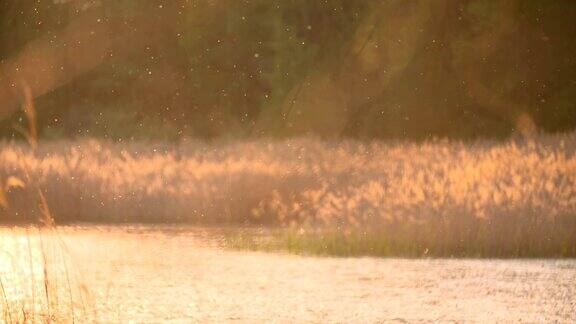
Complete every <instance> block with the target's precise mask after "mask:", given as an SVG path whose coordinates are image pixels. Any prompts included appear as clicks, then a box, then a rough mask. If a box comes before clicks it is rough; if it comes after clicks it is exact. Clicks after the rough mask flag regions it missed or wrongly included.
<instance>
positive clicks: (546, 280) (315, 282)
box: [0, 226, 576, 323]
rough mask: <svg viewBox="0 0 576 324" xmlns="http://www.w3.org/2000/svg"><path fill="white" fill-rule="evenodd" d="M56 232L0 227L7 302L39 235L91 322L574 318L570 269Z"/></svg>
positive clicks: (179, 237)
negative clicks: (82, 293)
mask: <svg viewBox="0 0 576 324" xmlns="http://www.w3.org/2000/svg"><path fill="white" fill-rule="evenodd" d="M57 231H58V234H57V235H56V236H55V235H54V234H43V236H42V237H39V236H38V234H37V232H35V231H33V230H29V231H28V234H26V231H25V230H24V229H21V228H17V229H9V228H3V229H1V230H0V232H1V236H0V241H1V242H2V246H1V248H2V251H1V252H2V253H1V254H0V271H1V272H0V275H2V277H3V282H4V284H5V285H6V286H7V287H6V288H7V291H8V296H9V298H12V299H18V298H23V297H22V296H24V295H25V294H26V291H27V290H26V289H24V288H22V287H18V282H20V285H22V282H26V279H25V278H24V279H23V277H25V276H23V275H22V274H20V275H18V276H16V275H15V273H16V272H18V271H21V272H22V273H24V272H26V267H27V266H26V262H22V260H24V259H26V258H22V254H23V255H26V253H29V252H30V251H29V250H28V248H27V246H28V244H31V246H32V249H33V250H34V251H32V255H34V257H35V258H38V257H39V256H40V255H41V253H39V252H38V251H37V250H38V246H39V245H38V242H39V238H42V242H43V244H44V245H43V246H44V250H46V251H44V253H45V254H50V253H52V254H53V255H58V253H59V252H55V251H57V250H58V249H59V248H62V249H64V250H66V252H65V253H62V255H66V256H65V258H69V259H70V260H69V263H68V266H67V267H68V270H69V272H70V273H72V272H73V273H74V276H75V278H77V279H78V281H79V282H82V283H84V284H85V285H86V286H87V287H88V289H89V291H90V295H91V297H90V303H93V307H94V308H95V309H96V316H97V317H98V319H99V320H100V321H101V322H126V321H129V320H133V321H135V322H162V321H166V322H226V321H230V322H256V321H267V322H280V323H284V322H314V323H318V322H323V323H324V322H328V323H351V322H355V323H360V322H389V321H390V322H419V321H441V322H444V321H446V322H449V321H456V322H495V321H501V322H517V321H521V322H555V321H556V322H565V323H568V322H574V321H576V260H453V259H440V260H438V259H436V260H432V259H416V260H409V259H378V258H316V257H306V256H294V255H285V254H267V253H257V252H243V251H242V252H241V251H231V250H227V249H223V248H221V247H220V246H221V244H220V242H221V231H220V230H216V229H201V228H192V227H170V226H166V227H161V228H158V227H154V228H151V227H146V226H130V227H119V226H114V227H102V226H74V227H60V228H58V229H57ZM50 242H53V243H52V245H50ZM54 242H55V243H54ZM19 254H20V255H19ZM63 258H64V257H63ZM39 263H40V261H37V262H36V263H35V264H39ZM37 277H39V275H37ZM14 278H20V279H18V280H16V279H14ZM36 279H38V278H36ZM61 282H64V281H61Z"/></svg>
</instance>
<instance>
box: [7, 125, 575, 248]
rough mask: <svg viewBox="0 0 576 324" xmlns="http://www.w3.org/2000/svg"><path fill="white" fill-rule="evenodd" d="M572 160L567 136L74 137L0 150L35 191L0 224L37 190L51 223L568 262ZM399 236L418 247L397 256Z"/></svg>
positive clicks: (19, 214)
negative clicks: (374, 240)
mask: <svg viewBox="0 0 576 324" xmlns="http://www.w3.org/2000/svg"><path fill="white" fill-rule="evenodd" d="M575 152H576V133H567V134H557V135H540V136H538V137H535V138H531V139H510V140H508V141H504V142H497V141H488V140H478V141H473V142H459V141H446V140H430V141H426V142H420V143H414V142H402V141H395V142H358V141H340V142H335V141H325V140H319V139H314V138H300V139H292V140H263V139H258V140H250V141H236V142H220V143H204V142H198V141H191V140H185V141H183V142H181V143H176V144H174V143H173V144H168V143H158V142H127V143H122V142H121V143H118V142H110V141H102V140H95V139H78V140H69V141H57V142H41V143H39V145H38V147H37V148H36V149H35V150H32V149H29V148H27V147H24V145H23V144H21V143H18V142H4V143H2V144H0V176H4V177H6V176H9V175H12V176H16V177H23V173H25V171H24V170H25V169H28V172H29V173H30V180H31V182H32V183H33V185H31V186H27V187H26V188H20V187H14V188H11V189H10V190H8V191H7V192H6V195H7V197H8V198H9V199H10V201H11V202H12V205H13V206H12V207H11V211H12V212H11V214H6V215H5V217H6V218H11V219H19V220H22V219H36V217H37V215H39V214H41V213H42V211H41V210H34V209H31V208H30V206H31V203H30V202H31V201H33V199H37V196H38V193H37V192H35V191H34V190H31V188H34V187H38V188H42V191H41V193H42V194H43V195H44V197H45V200H46V203H47V205H49V206H50V208H51V211H52V213H53V215H54V218H55V220H56V221H57V222H59V223H66V222H95V223H99V222H104V223H124V222H131V223H143V222H144V223H146V222H147V223H178V222H185V223H192V224H202V225H208V224H220V225H236V226H245V225H262V226H270V227H281V228H293V227H298V228H299V227H304V228H328V229H330V228H340V229H343V230H351V231H357V232H359V233H363V232H368V233H370V235H372V236H374V237H376V236H378V237H382V235H380V233H386V235H385V236H384V237H387V238H386V239H385V241H386V244H387V245H390V246H393V247H394V248H390V249H392V250H395V251H398V253H399V254H408V255H417V254H419V253H421V251H420V250H425V249H426V248H428V249H429V250H430V251H433V252H434V251H436V252H434V253H438V255H452V254H454V255H463V254H465V253H464V252H463V251H468V252H469V254H470V255H484V256H489V255H492V256H505V255H522V256H531V255H533V256H537V255H542V256H544V255H546V256H574V254H575V253H574V248H573V247H574V246H576V223H575V221H574V218H575V217H576V154H575ZM24 166H26V167H24ZM35 197H36V198H35ZM410 233H412V234H410ZM409 234H410V235H409ZM394 237H395V238H394ZM393 238H394V239H393ZM310 239H311V240H312V239H314V237H311V238H310ZM400 239H402V240H408V239H410V240H415V242H420V243H418V246H419V247H418V249H415V250H414V252H410V251H411V250H410V249H408V248H400V247H398V246H400V245H401V244H400V243H398V242H399V241H398V240H400ZM446 242H451V243H450V244H448V243H446ZM433 243H434V244H433ZM432 247H434V249H432ZM366 249H367V248H366ZM366 249H364V250H366ZM409 250H410V251H409ZM401 251H404V252H401ZM488 251H492V252H488ZM400 252H401V253H400ZM358 253H360V252H358ZM362 253H364V252H362ZM366 253H368V252H366ZM375 254H378V255H381V254H386V253H384V252H378V253H375Z"/></svg>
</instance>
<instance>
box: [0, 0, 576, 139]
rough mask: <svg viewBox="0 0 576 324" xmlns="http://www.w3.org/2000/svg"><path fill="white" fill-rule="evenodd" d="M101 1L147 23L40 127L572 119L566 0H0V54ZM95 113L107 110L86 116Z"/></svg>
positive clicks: (457, 132) (113, 11)
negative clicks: (37, 0)
mask: <svg viewBox="0 0 576 324" xmlns="http://www.w3.org/2000/svg"><path fill="white" fill-rule="evenodd" d="M92 11H94V12H96V13H98V15H101V17H102V19H103V21H105V22H109V23H110V25H111V26H116V25H118V26H121V25H122V24H123V23H130V24H133V25H134V26H135V27H134V30H138V29H141V30H143V31H142V33H146V34H145V35H144V37H143V40H139V41H134V42H132V43H130V42H120V43H118V44H116V45H115V46H116V47H113V52H112V53H111V59H109V60H107V61H106V62H104V63H103V64H101V65H99V66H98V68H96V69H95V70H93V71H92V72H90V73H88V74H85V75H82V76H81V77H79V78H75V79H74V81H73V82H72V83H70V84H68V85H66V86H64V87H59V88H58V89H55V91H52V92H51V93H50V94H48V95H45V96H43V97H41V98H39V103H38V105H39V107H40V108H41V109H40V110H41V113H40V116H39V117H40V120H41V123H40V124H41V125H45V127H50V128H57V129H59V130H58V131H54V130H45V131H44V134H63V135H65V136H70V135H74V134H78V133H81V134H95V133H98V134H100V135H102V136H104V135H109V136H112V137H114V136H127V137H130V136H131V135H130V134H126V135H112V134H111V133H110V134H104V133H102V132H101V131H97V129H98V128H100V126H99V125H101V124H102V123H107V122H109V123H110V127H109V129H110V131H111V132H115V133H116V134H122V133H123V130H112V129H113V128H114V129H115V128H117V127H119V126H114V124H116V125H118V123H115V122H114V120H118V119H122V120H124V119H126V120H127V122H128V123H130V124H134V125H138V124H140V123H141V122H142V121H143V120H144V119H149V120H155V121H156V122H152V123H149V124H150V125H151V126H150V127H149V128H147V131H149V132H150V134H149V136H150V138H164V137H169V138H174V136H173V135H168V136H164V135H158V134H157V133H158V131H155V129H157V128H158V127H157V126H156V125H157V124H156V123H159V124H160V123H166V121H169V123H168V124H169V126H170V127H174V128H175V131H173V132H172V133H175V134H176V137H179V136H181V135H192V136H203V137H206V136H207V137H214V136H223V135H224V136H232V137H237V136H245V135H250V134H260V133H267V134H285V135H294V134H296V135H298V134H301V133H303V132H312V133H318V134H321V135H327V136H340V135H344V136H353V137H367V138H374V137H386V138H391V137H392V138H397V137H408V138H427V137H429V136H449V137H459V138H465V137H476V136H481V135H482V136H486V135H488V136H502V135H506V134H509V133H510V132H511V131H513V130H514V129H519V128H522V127H524V128H526V130H520V131H523V132H524V131H529V129H531V128H532V126H530V125H528V126H526V125H525V126H520V124H519V123H520V122H519V121H522V120H523V121H526V120H530V123H533V124H534V125H535V127H537V128H539V129H543V130H546V131H552V132H554V131H564V130H568V129H572V128H573V127H574V126H575V125H576V112H575V109H574V108H575V107H574V101H575V100H576V97H575V95H574V94H575V93H576V91H575V87H576V85H575V83H574V82H575V81H574V80H575V79H576V78H575V77H576V61H575V60H574V59H573V57H574V54H575V53H576V41H575V39H576V27H575V25H574V24H573V20H574V17H576V4H574V3H572V2H568V1H536V0H531V1H519V0H512V1H507V2H493V1H488V0H466V1H454V0H442V1H437V2H435V3H430V2H426V1H415V2H410V3H407V2H400V1H392V0H382V1H375V2H374V1H366V0H354V1H344V0H332V1H310V0H289V1H280V0H274V1H266V0H257V1H219V2H214V1H209V0H199V1H190V2H189V1H173V2H166V1H159V0H155V1H152V0H150V1H133V0H126V1H121V2H118V1H85V0H73V1H58V2H56V1H54V2H41V3H30V2H22V1H14V0H11V1H5V2H3V4H2V5H0V24H1V25H2V28H1V29H0V57H1V58H9V57H13V56H15V55H17V53H18V51H19V49H20V48H22V46H24V45H25V44H27V43H28V42H29V41H31V40H33V39H37V38H38V37H41V36H48V37H55V38H56V37H58V31H59V30H61V29H62V28H64V26H66V25H68V24H69V23H71V22H74V21H76V20H78V17H82V15H86V14H87V13H90V12H92ZM139 17H142V19H141V20H139V19H140V18H139ZM115 24H116V25H115ZM146 24H151V26H152V27H151V28H149V27H150V26H148V28H149V29H146V28H145V27H144V25H146ZM111 28H113V29H112V30H116V29H115V28H116V27H111ZM118 28H119V27H118ZM153 30H157V31H158V35H152V34H154V33H155V32H151V31H153ZM118 33H119V34H120V31H119V32H118ZM138 35H139V34H137V33H136V34H134V35H131V36H130V37H128V39H135V40H138V39H139V37H140V36H138ZM122 43H126V45H125V46H129V47H130V48H123V47H122V45H123V44H122ZM326 80H328V81H326ZM363 80H366V84H363ZM326 82H328V83H326ZM343 95H344V96H343ZM314 96H315V97H317V98H314V99H313V100H312V99H306V98H308V97H314ZM0 97H1V90H0ZM300 98H303V99H302V100H300ZM338 105H341V106H342V107H341V108H338V107H337V106H338ZM323 106H325V107H323ZM107 107H115V108H114V109H116V110H117V111H118V115H119V116H121V117H116V116H113V115H111V114H108V113H104V110H106V109H107ZM80 109H81V110H82V112H78V110H80ZM86 110H91V111H92V112H90V113H88V114H84V112H86ZM100 112H102V114H103V115H106V116H108V117H109V118H110V119H109V120H107V119H104V120H102V119H101V118H100V119H99V118H91V117H90V118H89V117H87V116H100ZM333 116H338V119H334V118H333ZM14 118H18V116H16V117H14ZM55 119H56V120H58V121H59V123H60V124H59V125H58V127H53V126H54V125H53V124H54V122H53V121H54V120H55ZM13 121H14V119H13V120H12V121H8V122H4V126H6V127H4V126H3V127H2V129H3V131H4V134H5V135H9V134H10V133H11V131H10V128H9V127H8V126H9V125H10V124H11V123H13ZM330 123H331V124H333V125H331V126H327V124H330ZM144 124H146V123H144ZM340 124H341V125H340ZM49 125H52V126H49ZM293 125H297V126H298V127H292V126H293ZM334 125H336V126H334ZM291 127H292V128H291Z"/></svg>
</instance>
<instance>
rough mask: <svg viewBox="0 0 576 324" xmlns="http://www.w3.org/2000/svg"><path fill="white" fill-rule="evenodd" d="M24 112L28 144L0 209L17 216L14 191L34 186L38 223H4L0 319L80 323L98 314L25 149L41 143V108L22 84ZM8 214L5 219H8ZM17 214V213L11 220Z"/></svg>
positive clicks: (2, 182) (2, 186)
mask: <svg viewBox="0 0 576 324" xmlns="http://www.w3.org/2000/svg"><path fill="white" fill-rule="evenodd" d="M21 88H22V91H23V98H24V104H23V112H24V115H25V116H26V121H27V125H26V127H22V126H20V125H14V126H15V127H14V128H15V129H16V130H18V131H19V132H20V133H21V134H22V135H23V136H24V138H25V139H26V143H27V147H24V146H21V147H20V148H19V150H18V151H17V152H14V153H15V154H16V155H17V158H18V159H20V166H21V170H20V171H21V172H20V173H19V174H18V175H8V176H5V177H2V178H0V210H2V215H3V216H5V217H7V216H9V215H14V216H16V218H17V217H19V216H23V215H24V214H20V215H19V214H18V213H17V212H16V213H14V211H13V205H12V203H11V199H10V197H9V196H10V194H11V192H13V191H14V190H30V191H31V192H32V193H33V196H31V200H30V201H29V202H28V203H29V204H30V205H32V206H33V205H36V206H37V208H31V210H34V211H37V213H36V214H35V215H34V216H35V217H34V218H33V219H27V221H32V224H38V225H34V226H26V227H23V228H13V229H12V230H10V229H8V228H5V229H4V230H3V233H2V238H1V239H0V243H1V246H0V249H1V251H0V253H1V259H0V294H1V297H2V302H1V303H0V318H1V319H2V320H3V322H5V323H52V322H76V321H78V320H81V319H84V320H87V319H94V318H95V316H94V311H93V310H94V309H93V308H92V309H91V308H90V307H88V305H89V295H90V294H89V291H88V289H87V287H86V286H85V285H83V284H81V283H80V280H79V277H78V276H77V275H75V274H73V273H72V272H71V271H70V269H71V267H70V262H69V255H67V253H66V251H67V249H66V246H65V244H64V242H63V241H62V240H61V239H60V237H59V235H58V231H57V228H56V227H55V223H54V218H53V216H52V213H51V211H50V207H49V205H48V202H47V199H46V196H45V193H44V191H43V189H42V187H41V185H40V183H38V182H35V181H34V179H33V175H31V172H30V167H29V165H28V164H27V161H26V160H25V159H23V157H24V156H25V155H26V153H25V150H26V149H27V151H28V152H34V151H35V150H36V149H37V146H38V133H37V125H36V112H35V109H34V104H33V101H32V95H31V94H30V90H29V88H28V87H27V86H26V84H22V87H21ZM6 220H9V219H4V220H3V222H6ZM15 220H18V219H15V218H12V219H11V220H9V221H15Z"/></svg>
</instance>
